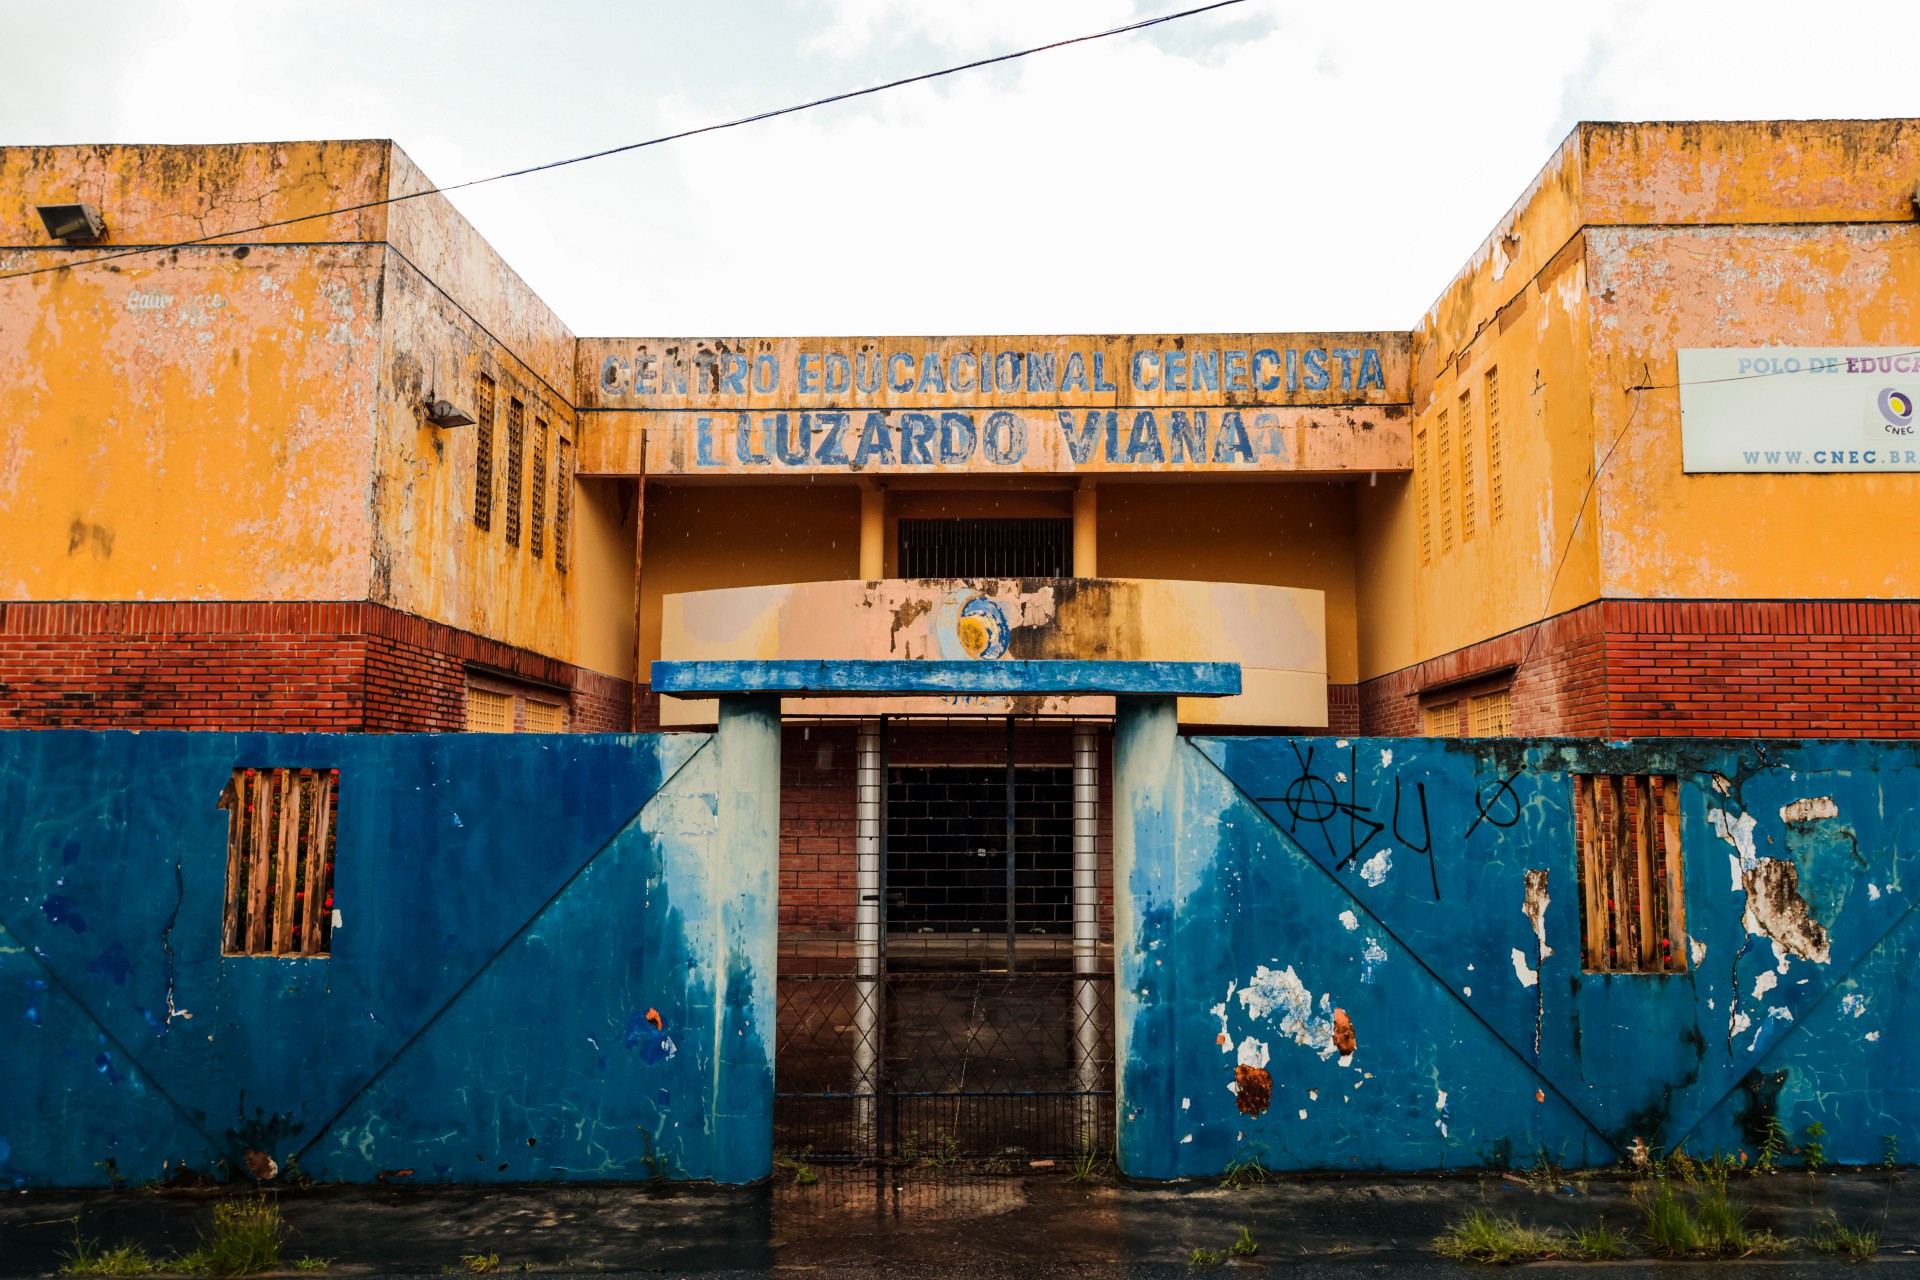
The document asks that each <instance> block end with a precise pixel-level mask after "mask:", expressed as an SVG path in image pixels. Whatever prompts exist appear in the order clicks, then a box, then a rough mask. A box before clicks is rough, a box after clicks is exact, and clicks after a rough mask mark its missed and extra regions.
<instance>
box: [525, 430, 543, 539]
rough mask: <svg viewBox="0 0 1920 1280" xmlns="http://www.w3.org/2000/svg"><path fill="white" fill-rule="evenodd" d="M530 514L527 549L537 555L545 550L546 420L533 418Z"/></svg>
mask: <svg viewBox="0 0 1920 1280" xmlns="http://www.w3.org/2000/svg"><path fill="white" fill-rule="evenodd" d="M529 497H531V498H532V503H531V504H530V506H531V510H532V514H531V516H530V517H529V518H528V520H527V549H528V550H530V551H532V552H533V554H534V555H535V556H536V557H538V556H541V555H544V554H545V553H546V550H547V420H546V419H545V418H535V419H534V420H533V492H532V493H531V494H530V495H529Z"/></svg>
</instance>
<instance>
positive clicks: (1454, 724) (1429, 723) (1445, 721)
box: [1421, 701, 1460, 738]
mask: <svg viewBox="0 0 1920 1280" xmlns="http://www.w3.org/2000/svg"><path fill="white" fill-rule="evenodd" d="M1421 715H1422V718H1423V719H1424V720H1425V722H1426V730H1427V736H1428V737H1429V738H1457V737H1459V736H1460V704H1459V703H1458V702H1457V701H1456V702H1442V703H1439V704H1437V705H1435V706H1431V707H1428V708H1427V709H1426V710H1425V711H1424V712H1422V713H1421Z"/></svg>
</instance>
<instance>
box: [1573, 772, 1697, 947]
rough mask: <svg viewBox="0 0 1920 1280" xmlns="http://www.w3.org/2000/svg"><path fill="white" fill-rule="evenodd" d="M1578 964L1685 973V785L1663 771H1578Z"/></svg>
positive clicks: (1575, 781)
mask: <svg viewBox="0 0 1920 1280" xmlns="http://www.w3.org/2000/svg"><path fill="white" fill-rule="evenodd" d="M1573 797H1574V808H1573V814H1574V820H1573V821H1574V838H1575V840H1576V841H1577V843H1578V847H1579V860H1580V926H1581V948H1580V949H1581V967H1582V968H1584V969H1585V970H1586V971H1587V972H1588V973H1684V972H1685V971H1686V968H1687V921H1686V910H1685V905H1684V900H1683V898H1682V894H1681V887H1680V787H1679V781H1678V779H1676V778H1673V777H1671V776H1667V775H1662V774H1644V773H1643V774H1575V775H1574V778H1573Z"/></svg>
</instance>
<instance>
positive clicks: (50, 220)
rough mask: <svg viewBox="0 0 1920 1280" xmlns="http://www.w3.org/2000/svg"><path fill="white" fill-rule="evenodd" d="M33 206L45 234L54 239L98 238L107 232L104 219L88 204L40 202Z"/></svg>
mask: <svg viewBox="0 0 1920 1280" xmlns="http://www.w3.org/2000/svg"><path fill="white" fill-rule="evenodd" d="M34 208H35V209H36V210H37V211H38V212H39V214H40V221H41V222H43V223H45V224H46V227H47V234H48V235H50V236H52V237H53V238H54V239H55V240H98V239H99V238H100V237H101V236H104V235H105V234H107V223H106V219H104V218H102V217H101V216H100V211H99V210H98V209H96V208H94V207H93V206H92V205H90V204H42V205H35V206H34Z"/></svg>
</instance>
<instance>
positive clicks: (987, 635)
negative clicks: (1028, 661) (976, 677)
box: [954, 596, 1010, 658]
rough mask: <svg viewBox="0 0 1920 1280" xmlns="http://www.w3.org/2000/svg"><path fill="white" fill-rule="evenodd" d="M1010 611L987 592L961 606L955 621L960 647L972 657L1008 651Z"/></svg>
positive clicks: (997, 654)
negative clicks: (1003, 608)
mask: <svg viewBox="0 0 1920 1280" xmlns="http://www.w3.org/2000/svg"><path fill="white" fill-rule="evenodd" d="M1009 630H1010V628H1008V626H1007V615H1006V613H1005V612H1004V611H1003V610H1002V609H1001V608H1000V606H999V605H998V604H997V603H995V602H994V601H992V600H989V599H988V598H987V597H985V596H975V597H974V598H973V599H971V600H969V601H967V602H966V603H965V604H963V605H961V606H960V619H959V621H958V622H956V623H955V624H954V631H955V632H956V633H957V634H958V635H959V638H960V647H961V648H962V649H965V650H966V651H967V655H968V656H969V657H974V658H997V657H999V656H1000V655H1001V654H1003V653H1005V652H1006V651H1007V635H1008V632H1009Z"/></svg>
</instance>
